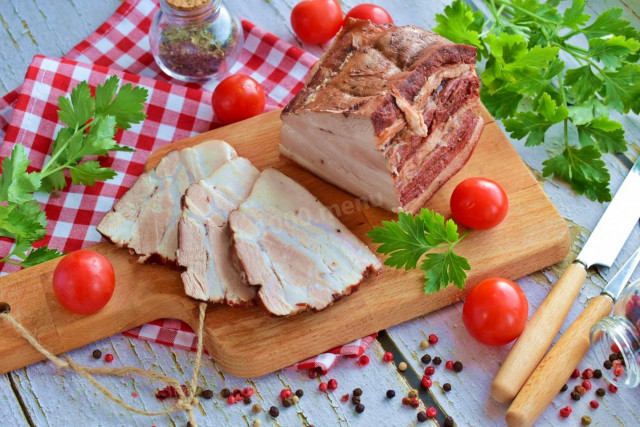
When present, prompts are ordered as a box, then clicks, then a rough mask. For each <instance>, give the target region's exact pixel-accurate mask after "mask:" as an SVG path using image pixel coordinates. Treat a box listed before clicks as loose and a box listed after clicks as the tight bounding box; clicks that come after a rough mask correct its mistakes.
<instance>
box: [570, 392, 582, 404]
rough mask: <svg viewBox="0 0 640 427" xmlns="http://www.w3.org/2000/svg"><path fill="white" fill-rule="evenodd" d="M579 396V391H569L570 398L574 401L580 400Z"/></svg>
mask: <svg viewBox="0 0 640 427" xmlns="http://www.w3.org/2000/svg"><path fill="white" fill-rule="evenodd" d="M580 397H581V396H580V393H578V392H577V391H572V392H571V398H572V399H573V400H575V401H576V402H577V401H578V400H580Z"/></svg>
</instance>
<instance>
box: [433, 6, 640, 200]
mask: <svg viewBox="0 0 640 427" xmlns="http://www.w3.org/2000/svg"><path fill="white" fill-rule="evenodd" d="M484 3H485V4H486V6H487V8H488V9H489V11H490V16H489V17H488V18H485V17H484V15H483V14H482V13H481V12H480V11H473V9H471V7H470V6H468V5H467V4H465V3H464V2H463V1H462V0H455V1H454V2H453V3H452V4H451V5H450V6H447V7H446V8H445V10H444V15H437V17H436V21H437V22H438V26H437V27H436V28H435V29H434V31H435V32H437V33H439V34H441V35H442V36H444V37H446V38H448V39H450V40H452V41H454V42H456V43H465V44H469V45H473V46H476V47H477V48H478V58H479V60H480V61H484V71H483V72H482V74H481V80H482V83H483V85H482V89H481V97H482V101H483V103H484V105H485V106H486V107H487V109H488V110H489V111H490V112H491V114H493V116H494V117H496V118H498V119H504V122H503V123H504V125H505V128H506V130H507V131H508V132H510V134H511V136H512V137H513V138H518V139H520V138H526V141H525V145H526V146H529V147H531V146H536V145H540V144H542V143H543V142H544V140H545V134H546V133H547V130H548V129H549V128H550V127H551V126H553V125H554V124H559V125H560V126H563V127H564V144H563V145H562V147H561V148H560V149H555V148H552V147H549V149H550V151H551V154H550V158H549V159H548V160H546V161H544V163H543V166H544V167H543V170H542V173H543V175H544V176H551V175H555V176H556V177H558V178H560V179H563V180H565V181H567V182H569V183H570V184H571V187H572V188H573V190H574V191H576V192H577V193H578V194H584V195H586V196H587V197H588V198H589V199H591V200H597V201H600V202H605V201H609V200H611V191H610V190H609V178H610V176H609V172H608V170H607V168H606V166H605V163H604V161H603V160H602V158H601V157H602V154H603V153H621V152H625V151H626V150H627V144H626V141H625V135H624V130H623V129H622V125H621V124H620V123H619V122H617V121H615V120H613V119H611V118H610V117H609V112H610V111H611V110H615V111H617V112H619V113H628V112H629V111H633V112H635V113H640V65H639V64H638V59H639V58H640V33H639V32H638V31H637V30H635V29H634V28H633V27H631V26H630V25H629V22H628V21H626V20H624V19H622V18H621V16H622V9H618V8H616V9H610V10H607V11H606V12H604V13H602V14H600V15H599V16H598V17H597V18H596V19H595V20H592V19H591V16H589V15H588V14H586V13H585V1H584V0H573V1H572V2H571V5H568V4H567V5H566V6H568V7H567V8H566V9H565V10H564V12H559V11H558V9H557V7H558V6H559V5H560V3H561V2H560V0H551V1H548V2H546V3H541V2H540V1H539V0H484ZM580 44H582V45H584V46H585V47H584V48H583V47H580V46H579V45H580ZM561 53H562V54H564V55H566V56H567V57H572V58H573V59H574V60H575V61H571V62H572V64H571V66H568V65H567V64H566V63H565V62H564V61H563V60H562V59H560V57H559V55H560V54H561ZM576 133H577V138H575V137H570V135H574V134H576ZM554 150H555V151H556V152H553V151H554Z"/></svg>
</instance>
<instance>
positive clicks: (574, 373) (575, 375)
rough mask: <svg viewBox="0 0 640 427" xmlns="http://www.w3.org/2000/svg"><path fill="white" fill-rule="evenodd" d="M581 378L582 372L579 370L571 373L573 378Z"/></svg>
mask: <svg viewBox="0 0 640 427" xmlns="http://www.w3.org/2000/svg"><path fill="white" fill-rule="evenodd" d="M579 376H580V370H579V369H578V368H576V369H574V370H573V372H572V373H571V378H578V377H579Z"/></svg>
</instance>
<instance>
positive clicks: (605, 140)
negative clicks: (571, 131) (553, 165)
mask: <svg viewBox="0 0 640 427" xmlns="http://www.w3.org/2000/svg"><path fill="white" fill-rule="evenodd" d="M578 138H579V139H580V144H582V145H583V146H587V145H594V144H595V145H596V146H597V147H598V149H599V150H600V151H601V152H603V153H624V152H625V151H626V150H627V143H626V142H625V140H624V129H622V125H621V124H620V123H618V122H615V121H613V120H609V118H608V117H598V118H597V119H594V120H592V121H591V122H590V123H588V124H585V125H583V126H578Z"/></svg>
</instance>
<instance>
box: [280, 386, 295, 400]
mask: <svg viewBox="0 0 640 427" xmlns="http://www.w3.org/2000/svg"><path fill="white" fill-rule="evenodd" d="M291 396H293V392H292V391H291V390H289V389H288V388H284V389H282V391H281V392H280V399H282V400H284V399H287V398H289V397H291Z"/></svg>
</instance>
